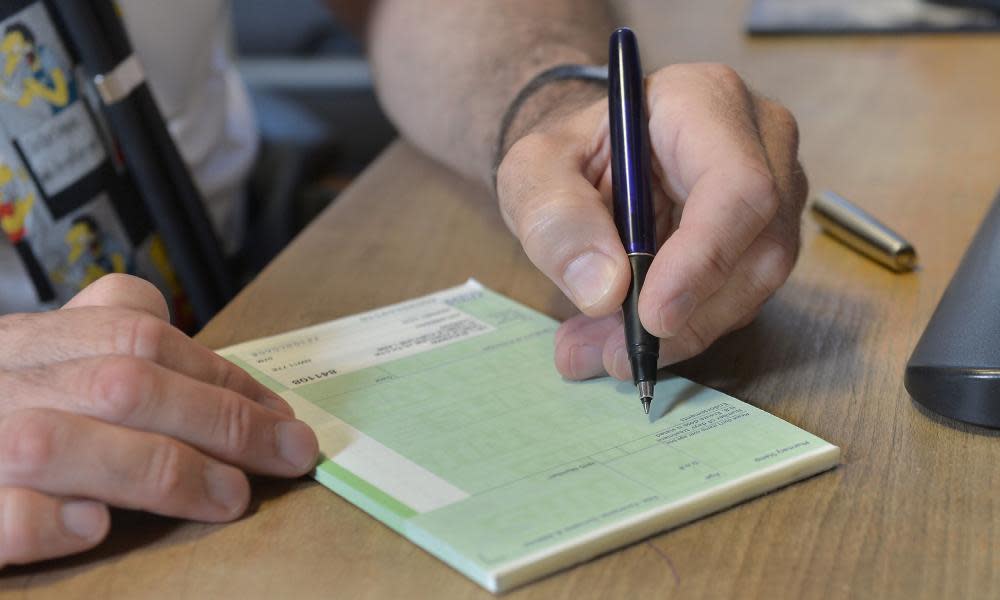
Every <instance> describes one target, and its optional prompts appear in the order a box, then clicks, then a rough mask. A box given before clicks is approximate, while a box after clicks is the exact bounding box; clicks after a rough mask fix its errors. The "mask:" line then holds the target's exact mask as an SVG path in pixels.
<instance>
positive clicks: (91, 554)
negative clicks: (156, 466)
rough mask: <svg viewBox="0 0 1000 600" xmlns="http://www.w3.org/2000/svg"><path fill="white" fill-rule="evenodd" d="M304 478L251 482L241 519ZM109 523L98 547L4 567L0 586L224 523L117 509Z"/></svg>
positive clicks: (41, 582)
mask: <svg viewBox="0 0 1000 600" xmlns="http://www.w3.org/2000/svg"><path fill="white" fill-rule="evenodd" d="M305 481H307V480H304V479H298V480H283V479H282V480H279V479H259V480H255V481H253V483H252V485H253V498H252V500H251V502H250V506H249V508H248V509H247V512H246V514H245V515H244V516H243V517H242V518H243V519H247V518H250V517H252V516H253V515H254V514H255V513H256V512H257V511H258V510H259V508H260V506H261V505H262V504H264V503H265V502H268V501H269V500H272V499H274V498H277V497H279V496H282V495H284V494H286V493H288V492H290V491H291V490H293V489H296V488H298V487H299V486H300V485H303V482H305ZM111 522H112V527H111V532H110V533H109V534H108V537H107V539H106V540H104V542H103V543H102V544H101V545H100V546H98V547H97V548H94V549H93V550H90V551H88V552H84V553H82V554H77V555H75V556H67V557H65V558H58V559H53V560H48V561H44V562H39V563H33V564H31V565H24V566H11V567H6V568H4V570H3V571H0V588H7V587H8V585H12V586H14V587H18V588H19V589H30V588H35V587H43V586H45V585H47V584H51V583H55V582H58V581H62V580H65V579H70V578H72V577H73V576H75V575H76V574H77V573H80V572H81V571H83V570H86V569H87V568H89V567H93V566H96V565H98V564H100V563H109V562H112V561H114V560H116V559H118V558H121V557H122V556H124V555H126V554H128V553H132V552H141V551H142V550H144V549H151V548H156V547H168V546H171V545H174V544H179V543H188V542H192V541H195V540H198V539H201V538H204V537H206V536H208V535H211V534H212V533H213V532H215V531H216V530H218V529H220V528H222V527H225V526H226V524H225V523H221V524H219V523H192V522H189V521H184V520H181V519H173V518H168V517H161V516H158V515H153V514H149V513H145V512H140V511H132V510H118V509H116V510H113V511H112V513H111ZM16 579H21V580H22V581H20V582H18V583H19V584H20V585H18V584H12V583H11V582H12V580H16Z"/></svg>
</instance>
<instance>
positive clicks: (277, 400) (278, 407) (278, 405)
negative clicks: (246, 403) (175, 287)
mask: <svg viewBox="0 0 1000 600" xmlns="http://www.w3.org/2000/svg"><path fill="white" fill-rule="evenodd" d="M257 402H258V403H259V404H261V405H262V406H266V407H267V408H270V409H271V410H273V411H276V412H280V413H281V414H283V415H288V416H289V417H294V416H295V410H294V409H293V408H292V406H291V405H290V404H288V402H286V401H285V399H284V398H282V397H281V396H279V395H277V394H275V393H268V394H264V395H263V396H261V397H260V399H259V400H257Z"/></svg>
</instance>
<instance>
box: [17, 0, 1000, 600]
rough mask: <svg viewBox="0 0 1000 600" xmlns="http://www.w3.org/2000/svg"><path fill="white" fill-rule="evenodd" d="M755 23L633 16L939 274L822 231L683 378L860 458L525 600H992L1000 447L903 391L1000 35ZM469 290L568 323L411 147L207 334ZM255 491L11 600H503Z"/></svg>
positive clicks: (412, 555) (966, 172) (450, 181)
mask: <svg viewBox="0 0 1000 600" xmlns="http://www.w3.org/2000/svg"><path fill="white" fill-rule="evenodd" d="M744 10H745V3H744V2H740V1H738V0H731V1H727V2H722V1H719V0H716V1H713V2H690V1H686V0H675V1H672V2H666V1H664V0H657V1H653V0H650V1H648V2H645V3H639V2H634V3H632V5H630V6H629V8H628V11H627V14H628V16H629V18H628V19H627V20H626V21H627V22H630V23H634V24H636V26H637V27H636V28H637V30H638V32H639V35H640V38H641V39H642V40H643V42H644V44H645V47H644V53H645V54H644V58H645V62H646V64H647V66H648V67H651V66H653V65H655V64H657V63H660V64H663V63H666V62H670V61H689V60H708V61H722V62H727V63H730V64H732V65H734V66H736V67H737V68H738V69H739V70H740V71H741V72H742V73H743V74H744V75H745V76H746V77H747V78H748V79H749V80H750V81H751V82H753V84H754V85H755V86H756V88H757V89H758V90H761V91H762V92H764V93H766V94H768V95H770V96H772V97H775V98H777V99H779V100H781V101H782V102H784V103H785V104H787V105H788V106H790V107H791V108H792V110H793V111H794V112H795V113H796V114H797V115H798V118H799V122H800V124H801V129H802V140H803V143H802V156H803V161H804V163H805V165H806V168H807V169H808V171H809V174H810V176H811V180H812V185H813V187H814V189H819V188H831V189H835V190H837V191H839V192H840V193H842V194H844V195H846V196H847V197H849V198H852V199H854V200H855V201H856V202H858V203H860V204H862V205H864V206H866V207H868V208H869V209H870V210H871V211H872V212H874V213H875V214H876V215H878V216H881V217H883V218H884V219H885V220H886V221H888V222H889V223H891V224H892V225H893V226H894V227H895V228H897V229H898V230H899V231H900V232H902V233H904V234H905V235H906V236H908V237H909V238H910V239H911V240H912V241H913V243H914V244H915V245H916V247H917V249H918V251H919V252H920V256H921V268H920V269H919V271H917V272H916V273H913V274H909V275H894V274H892V273H890V272H888V271H886V270H884V269H883V268H881V267H879V266H877V265H875V264H874V263H871V262H869V261H867V260H865V259H863V258H861V257H859V256H857V255H856V254H854V253H852V252H850V251H847V250H845V249H844V248H843V247H842V246H840V245H839V244H837V243H836V242H833V241H831V240H830V239H828V238H826V237H823V236H821V235H818V234H817V232H816V227H815V226H814V225H813V224H812V223H811V222H806V224H805V226H804V232H805V235H804V241H803V245H802V255H801V259H800V261H799V264H798V267H797V268H796V270H795V272H794V274H793V275H792V277H791V280H790V281H789V282H788V284H787V285H786V286H785V287H784V288H783V289H782V290H781V292H780V293H779V294H778V295H777V296H776V297H775V298H774V299H773V300H772V301H771V302H770V303H769V304H768V305H767V307H766V309H765V310H764V312H763V314H762V315H761V317H760V319H759V320H758V321H757V322H756V323H755V324H754V325H752V326H750V327H749V328H747V329H745V330H743V331H741V332H738V333H736V334H734V335H731V336H729V337H728V338H726V339H724V340H722V341H720V342H719V343H717V344H716V345H715V346H714V347H713V348H711V349H710V350H709V351H708V352H706V353H705V354H704V355H703V356H701V357H700V358H698V359H696V360H694V361H691V362H689V363H687V364H684V365H682V366H681V367H680V368H679V371H680V372H682V373H683V374H684V375H686V376H688V377H691V378H693V379H695V380H697V381H699V382H701V383H705V384H707V385H710V386H713V387H717V388H718V389H721V390H724V391H725V392H728V393H730V394H733V395H735V396H737V397H739V398H741V399H743V400H746V401H749V402H751V403H753V404H754V405H756V406H759V407H762V408H764V409H766V410H768V411H770V412H772V413H774V414H776V415H778V416H780V417H782V418H784V419H786V420H788V421H791V422H792V423H795V424H797V425H799V426H801V427H803V428H805V429H807V430H809V431H811V432H814V433H816V434H818V435H820V436H821V437H823V438H825V439H827V440H829V441H831V442H833V443H835V444H837V445H839V446H841V447H842V448H843V450H844V453H843V464H842V465H841V466H840V467H839V468H837V469H836V470H834V471H832V472H829V473H827V474H824V475H821V476H818V477H814V478H812V479H810V480H808V481H805V482H802V483H799V484H796V485H794V486H792V487H790V488H787V489H784V490H781V491H778V492H776V493H773V494H770V495H768V496H765V497H762V498H758V499H756V500H753V501H750V502H747V503H745V504H743V505H740V506H738V507H735V508H732V509H730V510H726V511H724V512H722V513H720V514H717V515H713V516H710V517H707V518H704V519H702V520H700V521H698V522H696V523H692V524H690V525H687V526H684V527H681V528H680V529H677V530H674V531H670V532H667V533H664V534H662V535H659V536H656V537H653V538H650V539H648V540H646V541H644V542H642V543H637V544H634V545H632V546H630V547H628V548H625V549H622V550H620V551H618V552H614V553H612V554H609V555H606V556H604V557H601V558H598V559H596V560H594V561H591V562H589V563H587V564H585V565H582V566H579V567H576V568H573V569H570V570H568V571H566V572H563V573H561V574H558V575H555V576H553V577H550V578H548V579H545V580H543V581H541V582H539V583H536V584H534V585H530V586H527V587H525V588H522V589H520V590H517V591H515V592H513V593H511V594H510V595H509V597H510V598H547V599H548V598H574V599H575V598H583V597H601V598H607V597H621V598H626V597H627V598H638V597H685V598H691V597H704V598H718V597H736V596H739V597H767V598H771V597H794V598H800V597H819V596H825V597H872V598H886V597H895V598H907V599H909V598H955V597H988V596H989V597H996V596H997V595H998V594H1000V500H998V499H997V496H998V492H1000V469H998V466H997V465H998V464H1000V439H997V436H998V432H997V431H990V430H985V429H979V428H974V427H968V426H965V425H961V424H957V423H954V422H945V421H944V420H942V419H939V418H937V417H934V416H932V415H929V414H926V413H924V412H922V411H921V410H919V409H918V408H917V407H916V406H915V405H914V403H913V402H912V401H911V400H910V398H909V396H907V394H906V391H905V390H904V389H903V382H902V374H903V366H904V364H905V362H906V359H907V357H908V356H909V353H910V351H911V350H912V348H913V346H914V344H915V343H916V341H917V338H918V336H919V334H920V332H921V330H922V329H923V326H924V324H925V323H926V322H927V319H928V318H929V317H930V314H931V312H932V310H933V309H934V307H935V305H936V303H937V300H938V298H939V296H940V294H941V293H942V291H943V290H944V287H945V285H946V284H947V282H948V279H949V277H950V275H951V273H952V272H953V270H954V268H955V267H956V265H957V262H958V260H959V258H960V256H961V254H962V252H963V249H964V248H965V246H966V244H967V242H968V241H969V239H970V238H971V236H972V235H973V233H974V231H975V228H976V225H977V223H978V221H979V219H980V218H981V216H982V215H983V214H984V212H985V210H986V208H987V206H988V205H989V202H990V200H991V198H992V197H993V194H994V192H995V191H996V188H997V186H998V184H1000V77H997V73H998V72H1000V40H998V39H996V38H994V37H992V36H977V35H972V36H938V37H896V38H889V37H870V38H857V37H852V38H836V39H835V38H782V39H760V40H751V39H748V38H746V37H744V36H743V35H742V33H741V23H740V21H741V17H742V14H743V12H744ZM373 267H374V268H373ZM470 276H475V277H476V278H478V279H479V280H480V281H482V282H483V283H485V284H486V285H487V286H489V287H491V288H493V289H495V290H498V291H500V292H502V293H504V294H507V295H509V296H511V297H513V298H515V299H517V300H519V301H521V302H524V303H526V304H528V305H530V306H532V307H535V308H537V309H540V310H542V311H544V312H546V313H548V314H551V315H553V316H556V317H559V318H565V317H567V316H569V315H570V314H571V310H570V306H569V305H568V303H567V302H565V301H564V300H563V299H562V298H560V296H559V294H558V293H557V291H556V289H555V288H554V287H553V286H552V285H551V284H549V283H548V282H547V281H546V280H545V279H544V278H543V277H542V276H541V275H539V274H538V273H537V272H536V271H535V270H534V269H533V268H532V266H531V265H530V264H529V262H528V261H527V260H526V259H525V257H524V255H523V254H522V252H521V250H520V248H519V246H518V244H517V243H516V242H515V241H514V240H513V239H512V237H511V236H510V235H509V234H508V233H507V231H506V230H505V229H504V226H503V224H502V222H501V220H500V217H499V214H498V212H497V209H496V207H495V206H494V204H493V202H491V201H490V199H489V198H488V196H487V194H486V192H484V191H483V190H482V189H480V188H479V187H477V186H475V185H472V184H469V183H466V182H463V181H461V180H460V179H458V178H457V177H455V176H454V175H451V174H450V173H449V172H447V171H446V170H445V169H443V168H442V167H440V166H438V165H437V164H435V163H433V162H431V161H430V160H428V159H427V158H425V157H423V156H422V155H420V154H419V153H418V152H416V151H415V150H414V149H413V148H411V147H410V146H408V145H406V144H405V143H402V142H400V143H396V144H395V145H393V146H392V147H391V148H390V149H389V150H388V151H387V152H386V153H385V154H384V155H383V156H382V157H381V158H380V159H379V160H378V161H377V162H376V163H375V164H373V165H372V166H371V167H370V168H369V169H368V170H367V171H366V173H365V174H364V176H363V177H362V178H361V179H360V180H358V181H357V183H355V184H354V185H353V186H352V187H351V188H350V189H349V190H348V191H347V192H346V193H345V194H343V196H342V197H341V198H340V199H339V200H338V201H337V202H336V204H335V205H334V206H333V207H331V208H330V209H329V210H327V211H326V212H325V213H324V214H323V215H322V216H321V217H320V218H319V219H317V221H316V222H315V223H314V224H313V225H312V226H311V227H310V228H309V229H308V230H307V231H306V232H305V233H304V234H303V235H302V236H301V237H300V238H299V239H297V240H296V241H295V242H294V243H293V244H292V245H291V246H290V247H289V248H288V249H287V250H286V251H285V252H284V253H283V254H282V255H281V256H280V257H278V259H277V260H275V261H274V263H273V264H271V265H270V266H269V267H268V268H267V270H266V271H265V272H264V273H263V274H262V275H261V276H260V277H259V278H258V279H257V280H256V281H254V282H253V283H252V284H251V285H250V286H249V287H248V288H247V289H246V290H244V291H243V292H242V293H241V294H240V295H239V297H237V298H236V299H235V300H234V301H233V302H232V303H231V304H230V305H229V306H228V307H227V308H226V309H225V310H224V311H223V312H222V313H221V314H220V315H219V316H218V317H217V318H216V319H215V320H214V321H213V322H212V323H211V324H210V325H209V326H208V327H207V328H206V329H205V331H204V332H203V333H202V334H201V335H200V339H201V341H203V342H204V343H206V344H208V345H210V346H212V347H220V346H223V345H228V344H232V343H235V342H239V341H243V340H247V339H251V338H254V337H258V336H263V335H268V334H273V333H277V332H280V331H283V330H287V329H290V328H293V327H300V326H304V325H308V324H312V323H318V322H321V321H325V320H328V319H333V318H335V317H340V316H343V315H347V314H351V313H355V312H358V311H361V310H365V309H370V308H374V307H377V306H380V305H384V304H388V303H391V302H397V301H400V300H404V299H407V298H411V297H413V296H416V295H419V294H424V293H427V292H431V291H434V290H438V289H441V288H444V287H446V286H451V285H454V284H458V283H460V282H462V281H464V280H465V279H466V278H467V277H470ZM255 491H256V504H255V507H254V509H253V512H252V513H251V514H249V515H248V516H247V517H246V518H244V519H243V520H241V521H239V522H238V523H235V524H231V525H228V526H209V525H201V524H192V523H180V522H176V521H171V520H166V519H158V518H154V517H149V516H144V515H136V514H127V513H125V514H117V515H116V520H117V522H116V525H117V526H116V528H115V530H114V532H113V533H112V535H111V538H110V540H109V541H108V542H107V543H106V544H105V545H104V546H102V547H101V548H100V549H99V550H98V551H96V552H93V553H91V554H88V555H84V556H82V557H77V558H73V559H68V560H62V561H56V562H54V563H50V564H46V565H41V566H35V567H31V568H26V569H19V570H14V571H11V572H8V573H7V574H6V575H4V576H2V577H0V589H2V590H5V591H6V590H11V591H13V593H11V594H0V595H3V596H5V597H6V596H12V597H19V596H20V595H21V594H20V593H19V592H23V594H24V595H28V596H31V597H36V596H37V597H53V598H60V599H64V600H68V599H70V598H99V597H107V596H120V597H128V598H142V597H161V596H166V597H178V598H181V597H206V598H208V597H211V598H215V597H235V598H286V597H288V598H294V597H319V596H328V597H338V598H361V597H374V598H469V597H480V598H482V597H488V594H486V593H485V592H483V591H482V590H481V589H479V588H478V587H476V586H475V585H474V584H472V583H471V582H469V581H467V580H466V579H465V578H463V577H462V576H460V575H458V574H457V573H456V572H454V571H452V570H451V569H449V568H448V567H446V566H445V565H444V564H442V563H440V562H438V561H437V560H436V559H434V558H432V557H431V556H430V555H428V554H426V553H424V552H423V551H422V550H420V549H418V548H417V547H416V546H414V545H413V544H410V543H409V542H407V541H406V540H404V539H403V538H401V537H399V536H398V535H396V534H395V533H393V532H392V531H391V530H389V529H388V528H386V527H383V526H382V525H380V524H379V523H378V522H376V521H375V520H373V519H371V518H370V517H368V516H366V515H365V514H363V513H362V512H361V511H359V510H357V509H355V508H354V507H353V506H352V505H350V504H348V503H347V502H345V501H344V500H342V499H340V498H339V497H337V496H336V495H334V494H332V493H330V492H328V491H327V490H326V489H324V488H321V487H320V486H319V485H317V484H315V483H313V482H311V481H308V480H301V481H298V482H291V483H288V482H259V483H258V484H257V485H256V488H255Z"/></svg>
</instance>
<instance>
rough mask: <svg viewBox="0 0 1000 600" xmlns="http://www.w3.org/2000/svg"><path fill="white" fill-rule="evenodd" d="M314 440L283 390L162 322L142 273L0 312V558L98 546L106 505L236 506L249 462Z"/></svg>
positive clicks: (276, 459) (282, 455)
mask: <svg viewBox="0 0 1000 600" xmlns="http://www.w3.org/2000/svg"><path fill="white" fill-rule="evenodd" d="M318 452H319V450H318V444H317V441H316V436H315V435H314V434H313V432H312V430H310V429H309V427H308V426H307V425H306V424H305V423H303V422H301V421H298V420H296V419H295V417H294V414H293V411H292V409H291V407H290V406H289V405H288V404H287V403H286V402H285V401H284V400H282V399H281V398H280V397H279V396H278V395H276V394H274V393H272V392H271V391H269V390H268V389H267V388H265V387H264V386H262V385H261V384H259V383H257V382H256V381H254V380H253V379H252V378H251V377H250V376H249V375H247V373H246V372H244V371H242V370H241V369H239V368H238V367H236V366H235V365H233V364H231V363H229V362H228V361H226V360H224V359H223V358H221V357H219V356H218V355H216V354H215V353H214V352H212V351H211V350H209V349H208V348H205V347H204V346H201V345H200V344H198V343H197V342H195V341H193V340H192V339H190V338H188V337H187V336H185V335H184V334H183V333H181V332H180V331H179V330H177V329H175V328H173V327H171V326H170V324H169V322H168V314H167V307H166V303H165V302H164V300H163V297H162V296H161V295H160V293H159V292H158V291H157V290H156V288H154V287H153V286H152V285H150V284H149V283H147V282H145V281H143V280H140V279H137V278H134V277H129V276H126V275H112V276H108V277H105V278H103V279H101V280H99V281H98V282H96V283H94V284H93V285H91V286H90V287H88V288H87V289H85V290H83V291H82V292H80V293H79V294H78V295H77V296H76V297H75V298H73V299H72V300H71V301H70V302H69V303H67V304H66V306H65V307H63V308H62V309H61V310H57V311H52V312H48V313H38V314H17V315H10V316H5V317H2V318H0V567H2V566H3V565H5V564H21V563H28V562H33V561H37V560H43V559H47V558H54V557H58V556H64V555H67V554H73V553H77V552H81V551H83V550H86V549H88V548H91V547H93V546H95V545H97V544H98V543H100V542H101V540H103V539H104V537H105V536H106V535H107V533H108V529H109V526H110V516H109V512H108V507H109V506H117V507H123V508H130V509H139V510H146V511H149V512H154V513H158V514H161V515H168V516H172V517H179V518H186V519H195V520H199V521H229V520H232V519H235V518H237V517H239V516H240V515H241V514H243V512H244V511H245V510H246V507H247V504H248V502H249V500H250V487H249V483H248V481H247V477H246V473H254V474H262V475H272V476H279V477H296V476H299V475H302V474H304V473H306V472H308V471H309V470H311V469H312V468H313V467H314V465H315V463H316V458H317V455H318Z"/></svg>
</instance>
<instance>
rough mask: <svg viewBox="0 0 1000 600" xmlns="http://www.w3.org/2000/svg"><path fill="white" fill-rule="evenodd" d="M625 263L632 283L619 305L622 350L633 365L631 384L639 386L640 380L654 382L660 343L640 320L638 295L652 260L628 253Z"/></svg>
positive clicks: (645, 256) (646, 255)
mask: <svg viewBox="0 0 1000 600" xmlns="http://www.w3.org/2000/svg"><path fill="white" fill-rule="evenodd" d="M628 260H629V263H630V264H631V265H632V283H631V284H630V286H629V290H628V296H626V297H625V303H624V304H622V319H623V321H624V323H625V347H626V349H627V350H628V358H629V363H631V365H632V382H633V383H634V384H636V385H638V384H639V382H640V381H656V362H657V360H658V359H659V355H660V340H659V339H658V338H657V337H656V336H654V335H653V334H651V333H649V332H648V331H646V328H645V327H643V326H642V321H640V320H639V292H640V291H641V290H642V284H643V283H644V282H645V280H646V272H647V271H649V265H651V264H652V263H653V257H652V255H649V254H630V255H629V257H628Z"/></svg>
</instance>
